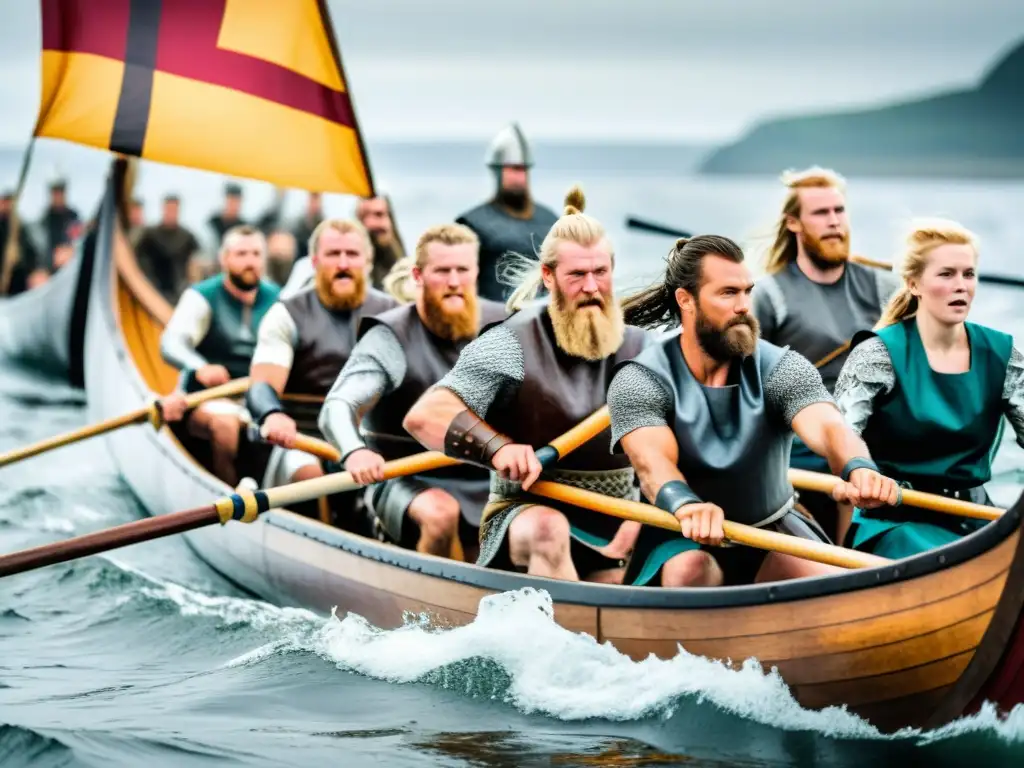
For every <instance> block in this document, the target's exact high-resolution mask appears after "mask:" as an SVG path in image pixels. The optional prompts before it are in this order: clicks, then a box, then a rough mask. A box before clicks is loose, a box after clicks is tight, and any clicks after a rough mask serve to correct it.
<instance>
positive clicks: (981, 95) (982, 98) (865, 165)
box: [699, 43, 1024, 178]
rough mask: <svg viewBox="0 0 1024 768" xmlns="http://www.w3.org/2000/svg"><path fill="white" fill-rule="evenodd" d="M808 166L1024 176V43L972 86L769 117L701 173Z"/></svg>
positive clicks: (849, 171)
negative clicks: (862, 106) (874, 104)
mask: <svg viewBox="0 0 1024 768" xmlns="http://www.w3.org/2000/svg"><path fill="white" fill-rule="evenodd" d="M809 165H823V166H827V167H832V168H835V169H836V170H838V171H839V172H840V173H843V174H844V175H861V176H936V177H939V176H941V177H973V178H977V177H1003V178H1019V177H1024V43H1021V44H1019V45H1018V46H1017V47H1016V48H1014V49H1013V50H1012V51H1011V52H1010V53H1009V54H1008V55H1007V56H1005V57H1004V58H1003V59H1002V60H1000V61H999V62H998V63H997V64H996V65H995V66H994V67H993V68H992V69H991V70H989V72H988V74H987V75H985V77H984V78H982V80H981V82H980V83H979V85H978V86H977V87H976V88H974V89H972V90H965V91H952V92H947V93H943V94H939V95H936V96H931V97H928V98H922V99H920V100H916V101H911V102H906V103H903V104H895V105H890V106H885V107H881V108H878V109H870V110H862V111H853V112H845V113H832V114H825V115H812V116H806V117H795V118H787V119H781V120H772V121H768V122H765V123H762V124H761V125H759V126H757V127H755V128H754V129H753V130H751V131H750V132H749V133H748V134H747V135H746V136H744V137H743V138H741V139H740V140H738V141H736V142H734V143H732V144H728V145H725V146H722V147H720V148H718V149H717V150H715V151H714V152H712V153H711V154H710V155H708V157H707V158H706V159H705V160H704V162H703V163H701V165H700V166H699V172H700V173H707V174H772V175H777V174H779V173H781V172H782V171H783V170H785V169H787V168H801V167H806V166H809Z"/></svg>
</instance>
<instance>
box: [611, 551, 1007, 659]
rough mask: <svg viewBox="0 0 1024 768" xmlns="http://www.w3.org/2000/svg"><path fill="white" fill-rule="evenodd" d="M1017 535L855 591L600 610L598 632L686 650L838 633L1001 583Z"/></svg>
mask: <svg viewBox="0 0 1024 768" xmlns="http://www.w3.org/2000/svg"><path fill="white" fill-rule="evenodd" d="M1018 535H1019V533H1015V534H1014V535H1013V536H1011V537H1009V538H1008V539H1007V540H1006V541H1003V542H1002V543H1000V544H999V545H997V546H996V547H995V548H993V549H992V550H990V551H988V552H986V553H984V554H982V555H980V556H979V557H977V558H975V559H973V560H971V561H969V562H966V563H961V564H959V565H957V566H953V567H950V568H948V569H946V570H944V571H939V572H937V573H932V574H928V575H927V576H922V577H920V578H916V579H912V580H909V581H903V582H897V583H894V584H883V585H881V586H878V587H872V588H868V589H862V590H857V591H856V592H848V593H843V594H838V595H828V596H825V597H817V598H811V599H807V600H796V601H790V602H786V603H777V604H770V605H758V606H744V607H737V608H704V609H684V608H680V609H660V610H659V609H643V608H603V609H602V610H601V632H602V634H603V635H604V636H606V637H615V638H620V639H623V640H625V639H632V640H671V641H678V642H680V643H683V644H684V645H686V643H687V642H689V641H692V640H707V639H713V638H722V637H735V636H738V635H751V636H754V635H762V636H764V635H775V634H777V633H778V632H784V631H792V630H797V629H811V628H816V627H818V628H824V627H833V628H834V629H836V630H837V631H841V630H842V628H843V627H845V626H846V625H848V624H849V623H850V622H852V621H859V620H863V619H869V618H872V617H876V616H884V615H886V614H889V613H894V612H897V611H905V610H908V609H911V608H915V607H917V606H921V605H927V604H930V603H935V602H938V601H940V600H945V599H948V598H950V597H954V596H956V595H959V594H962V593H964V592H966V591H968V590H970V589H972V588H973V587H975V586H977V585H979V584H984V583H985V582H988V581H991V580H993V579H996V578H999V579H1005V577H1006V572H1007V569H1008V567H1009V564H1010V562H1011V560H1012V558H1013V554H1014V551H1015V550H1016V547H1017V537H1018Z"/></svg>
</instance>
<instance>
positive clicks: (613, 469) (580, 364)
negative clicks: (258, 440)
mask: <svg viewBox="0 0 1024 768" xmlns="http://www.w3.org/2000/svg"><path fill="white" fill-rule="evenodd" d="M565 205H566V207H565V211H564V214H563V215H562V217H561V218H559V219H558V220H557V221H556V222H555V223H554V225H553V226H552V227H551V229H550V231H549V232H548V234H547V236H546V237H545V238H544V241H543V243H542V244H541V247H540V261H539V263H537V262H535V261H534V262H532V263H531V264H530V267H531V271H530V272H529V273H528V275H527V276H526V277H525V279H524V281H523V283H522V284H521V285H520V287H519V288H518V289H517V290H516V291H515V292H514V293H513V294H512V296H511V298H510V299H509V306H510V308H512V309H516V310H517V311H516V312H515V314H513V315H512V316H511V317H509V318H508V319H507V320H505V321H504V322H502V323H501V324H500V325H498V326H495V327H493V328H491V329H489V330H488V331H487V332H486V333H484V334H482V335H481V336H480V337H479V338H478V339H476V340H475V341H474V342H473V343H471V344H470V345H469V346H467V347H466V348H465V349H464V350H463V351H462V354H461V355H460V356H459V360H458V362H457V363H456V364H455V367H454V368H452V370H451V372H450V373H449V374H448V375H447V376H445V377H444V378H443V379H442V380H441V381H440V382H439V383H438V384H437V385H436V386H435V387H434V388H433V389H431V390H430V391H428V392H427V394H425V395H424V396H423V397H422V398H421V399H420V400H419V401H418V402H417V403H416V405H414V406H413V407H412V409H411V410H410V411H409V413H408V415H407V416H406V418H405V422H404V426H405V428H406V430H407V431H408V432H409V433H410V434H411V435H413V437H415V438H416V439H418V440H419V441H420V442H421V443H422V444H423V445H424V446H426V447H427V448H429V449H432V450H438V451H441V450H443V451H444V452H445V453H446V454H448V455H450V456H454V457H456V458H459V459H462V460H465V461H471V462H473V463H476V464H478V465H480V466H483V467H486V468H487V469H489V470H491V493H492V497H491V501H490V503H488V505H487V507H486V508H485V509H484V513H483V516H482V518H481V528H480V555H479V557H478V559H477V563H478V564H480V565H490V566H492V567H494V568H499V569H504V570H522V571H527V572H528V573H530V574H532V575H537V576H547V577H550V578H556V579H565V580H571V581H576V580H579V579H580V578H583V579H586V580H602V581H615V580H617V579H618V580H621V578H622V572H623V570H622V567H621V566H622V562H621V559H622V557H623V556H624V555H625V553H626V550H627V549H628V546H629V544H630V542H629V538H630V536H632V537H634V538H635V536H636V532H637V528H636V526H635V525H633V524H632V523H625V524H620V522H619V521H618V520H616V519H614V518H610V517H607V516H605V515H595V514H593V513H592V512H589V511H586V510H580V509H578V508H575V507H572V506H570V505H563V504H560V503H558V502H551V501H548V500H541V499H537V498H534V497H530V496H529V495H528V493H527V492H528V491H529V489H530V486H531V485H532V484H533V483H534V482H535V481H536V480H537V479H538V477H544V478H545V479H551V480H555V481H558V482H564V483H568V484H571V485H576V486H581V487H584V488H588V489H591V490H596V491H601V492H604V493H607V494H609V495H613V496H618V497H622V498H636V496H637V493H636V489H635V488H634V478H635V475H634V473H633V468H632V467H631V466H630V464H629V460H628V459H627V458H626V457H624V456H622V455H618V456H615V455H612V454H611V453H610V452H609V450H608V446H609V443H610V436H611V433H610V431H609V430H607V429H606V430H604V431H603V432H602V433H601V434H599V435H597V436H596V437H594V438H592V439H591V440H589V441H587V442H586V443H584V444H583V445H581V446H580V447H579V448H577V449H576V450H575V451H573V452H572V453H570V454H569V455H568V456H566V457H564V458H563V459H561V460H560V461H559V462H558V464H557V465H555V467H554V468H552V469H545V470H544V471H543V474H542V467H541V464H540V462H539V460H538V458H537V453H536V452H535V449H541V448H542V447H543V446H546V445H548V444H549V443H550V442H551V441H552V440H553V439H554V438H556V437H558V436H559V435H561V434H563V433H565V432H567V431H568V430H569V429H571V428H572V427H574V426H575V425H576V424H578V423H579V422H580V421H582V420H583V419H585V418H586V417H587V416H589V415H590V414H591V413H593V412H594V411H596V410H598V409H599V408H601V407H603V406H604V403H605V396H606V394H607V391H608V384H609V382H610V381H611V374H612V370H613V368H614V366H615V365H616V364H617V363H619V362H622V361H624V360H628V359H631V358H632V357H634V356H635V355H636V354H638V353H639V352H640V351H641V350H642V348H643V347H644V345H645V343H646V341H647V335H646V334H645V332H644V331H642V330H640V329H638V328H627V327H626V326H625V323H624V321H623V317H622V309H621V307H620V306H619V304H618V301H617V300H616V298H615V295H614V292H613V284H612V270H613V267H614V252H613V249H612V245H611V242H610V241H609V240H608V238H607V236H606V234H605V231H604V228H603V227H602V226H601V224H600V223H599V222H598V221H597V220H596V219H594V218H592V217H590V216H587V215H585V214H583V212H582V211H583V206H584V199H583V192H582V191H581V190H580V189H579V188H578V187H575V188H573V189H572V190H570V192H569V194H568V195H567V196H566V200H565ZM541 283H543V285H544V286H545V287H546V288H547V290H548V292H549V294H550V298H549V299H547V300H545V301H542V302H532V303H529V304H528V302H530V300H531V299H533V298H535V297H536V294H537V291H538V290H539V287H540V285H541ZM620 532H621V535H618V534H620ZM617 535H618V538H616V537H617Z"/></svg>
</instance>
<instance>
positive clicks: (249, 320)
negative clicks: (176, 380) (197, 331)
mask: <svg viewBox="0 0 1024 768" xmlns="http://www.w3.org/2000/svg"><path fill="white" fill-rule="evenodd" d="M192 288H193V289H194V290H196V291H198V292H199V294H200V295H201V296H202V297H203V298H204V299H206V301H207V302H208V303H209V305H210V309H211V317H210V328H209V330H208V331H207V333H206V336H205V337H204V338H203V340H202V341H201V342H199V344H198V345H197V346H196V352H198V353H199V354H200V355H202V356H203V357H204V358H206V360H207V361H208V362H210V363H211V364H216V365H223V366H224V367H225V368H227V369H228V373H229V374H231V378H232V379H238V378H242V377H244V376H248V375H249V364H250V361H251V360H252V355H253V352H254V351H255V350H256V334H257V331H258V330H259V327H260V323H261V322H262V320H263V316H264V315H266V314H267V310H268V309H270V307H271V306H273V304H274V302H276V301H277V298H278V296H279V295H280V293H281V289H280V288H279V287H278V286H277V285H275V284H274V283H271V282H269V281H267V280H261V281H260V286H259V289H258V290H257V292H256V300H255V301H254V302H253V304H252V306H250V305H248V304H244V303H243V302H241V301H239V300H238V299H237V298H235V297H234V296H233V295H232V294H230V293H229V292H228V290H227V289H226V288H225V287H224V276H223V275H214V276H213V277H209V278H207V279H206V280H203V281H202V282H199V283H196V284H195V285H193V286H192ZM202 388H203V386H202V385H201V384H200V383H199V382H198V381H196V378H195V371H191V370H189V371H185V391H187V392H195V391H197V390H200V389H202Z"/></svg>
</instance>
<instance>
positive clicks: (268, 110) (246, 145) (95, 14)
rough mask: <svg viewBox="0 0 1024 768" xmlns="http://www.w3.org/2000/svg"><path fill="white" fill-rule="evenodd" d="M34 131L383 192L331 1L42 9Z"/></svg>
mask: <svg viewBox="0 0 1024 768" xmlns="http://www.w3.org/2000/svg"><path fill="white" fill-rule="evenodd" d="M41 3H42V21H43V55H42V75H43V76H42V101H41V105H40V110H39V119H38V121H37V123H36V130H35V135H36V136H45V137H50V138H56V139H65V140H67V141H71V142H75V143H78V144H85V145H88V146H93V147H99V148H100V149H108V150H110V151H112V152H119V153H122V154H125V155H133V156H135V157H141V158H145V159H148V160H155V161H157V162H161V163H170V164H172V165H181V166H187V167H190V168H201V169H203V170H208V171H214V172H218V173H223V174H227V175H230V176H238V177H242V178H251V179H260V180H263V181H269V182H271V183H273V184H276V185H279V186H282V187H294V188H298V189H308V190H316V191H321V192H339V193H345V194H354V195H369V194H372V192H373V183H372V181H371V176H370V169H369V163H368V162H367V159H366V154H365V151H364V149H363V143H362V138H361V136H360V133H359V127H358V125H357V123H356V118H355V114H354V111H353V108H352V102H351V99H350V96H349V92H348V89H347V87H346V83H345V77H344V73H343V70H342V66H341V59H340V57H339V55H338V50H337V46H336V44H335V41H334V37H333V32H332V30H331V26H330V20H329V17H328V14H327V10H326V8H325V6H324V0H41Z"/></svg>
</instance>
